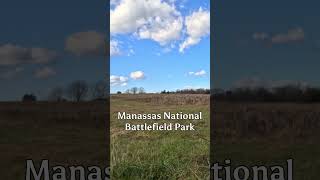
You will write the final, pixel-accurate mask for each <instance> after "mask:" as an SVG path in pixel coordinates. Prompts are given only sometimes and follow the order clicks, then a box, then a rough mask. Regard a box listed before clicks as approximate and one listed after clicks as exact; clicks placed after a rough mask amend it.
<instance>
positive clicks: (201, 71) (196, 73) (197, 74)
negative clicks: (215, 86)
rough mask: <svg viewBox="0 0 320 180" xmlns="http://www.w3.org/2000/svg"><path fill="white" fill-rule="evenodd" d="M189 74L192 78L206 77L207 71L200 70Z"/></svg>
mask: <svg viewBox="0 0 320 180" xmlns="http://www.w3.org/2000/svg"><path fill="white" fill-rule="evenodd" d="M188 74H189V75H191V76H205V75H206V74H207V72H206V71H205V70H200V71H198V72H189V73H188Z"/></svg>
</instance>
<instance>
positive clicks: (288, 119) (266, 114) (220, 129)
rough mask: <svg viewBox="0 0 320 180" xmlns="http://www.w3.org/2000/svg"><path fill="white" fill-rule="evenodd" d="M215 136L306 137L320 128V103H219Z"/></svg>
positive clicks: (315, 133)
mask: <svg viewBox="0 0 320 180" xmlns="http://www.w3.org/2000/svg"><path fill="white" fill-rule="evenodd" d="M213 109H214V110H213V113H212V116H213V119H214V122H213V123H214V126H215V128H214V129H213V133H214V137H249V136H251V137H272V138H282V139H283V138H290V139H292V138H294V139H296V138H305V137H310V136H317V135H318V134H319V133H318V132H319V130H320V106H319V105H314V104H294V103H251V104H250V103H247V104H246V103H217V104H215V105H214V108H213Z"/></svg>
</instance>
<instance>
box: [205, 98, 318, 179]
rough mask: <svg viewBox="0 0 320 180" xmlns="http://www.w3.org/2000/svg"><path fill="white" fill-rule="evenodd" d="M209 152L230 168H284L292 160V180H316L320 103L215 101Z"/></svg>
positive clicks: (216, 159) (214, 158) (213, 157)
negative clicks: (264, 166)
mask: <svg viewBox="0 0 320 180" xmlns="http://www.w3.org/2000/svg"><path fill="white" fill-rule="evenodd" d="M212 116H213V119H214V121H213V125H214V126H215V128H214V129H213V130H212V131H211V133H212V135H211V137H212V139H211V140H212V144H211V152H212V157H211V158H212V159H213V160H214V161H218V162H223V161H224V160H225V159H231V160H232V162H234V163H233V164H232V165H239V164H245V165H247V166H253V165H277V164H280V165H285V162H286V160H287V159H293V160H294V178H295V179H297V180H314V179H318V177H319V172H318V169H319V168H320V144H319V137H320V131H319V130H320V104H301V103H231V102H216V103H215V104H214V107H213V112H212Z"/></svg>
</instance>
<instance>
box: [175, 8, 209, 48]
mask: <svg viewBox="0 0 320 180" xmlns="http://www.w3.org/2000/svg"><path fill="white" fill-rule="evenodd" d="M185 25H186V28H187V32H186V33H187V35H188V37H187V39H186V40H185V41H184V42H183V43H181V44H180V49H179V51H180V52H184V50H185V49H186V48H188V47H190V46H192V45H195V44H198V43H199V42H200V41H201V38H203V37H205V36H207V35H209V34H210V12H209V11H204V10H202V8H199V10H198V11H196V12H193V13H192V14H191V15H190V16H187V17H186V19H185Z"/></svg>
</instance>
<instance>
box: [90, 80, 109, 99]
mask: <svg viewBox="0 0 320 180" xmlns="http://www.w3.org/2000/svg"><path fill="white" fill-rule="evenodd" d="M107 95H108V83H107V82H106V81H98V82H97V83H95V84H94V86H93V88H92V96H93V98H95V99H103V98H106V97H107Z"/></svg>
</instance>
